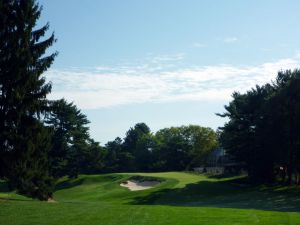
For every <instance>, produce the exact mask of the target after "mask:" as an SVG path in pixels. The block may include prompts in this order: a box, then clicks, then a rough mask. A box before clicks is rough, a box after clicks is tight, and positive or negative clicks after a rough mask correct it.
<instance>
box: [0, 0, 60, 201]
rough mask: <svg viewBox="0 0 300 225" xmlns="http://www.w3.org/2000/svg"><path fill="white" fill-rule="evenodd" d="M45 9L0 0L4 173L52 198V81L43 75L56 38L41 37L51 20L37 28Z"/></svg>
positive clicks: (0, 162) (27, 0) (0, 154)
mask: <svg viewBox="0 0 300 225" xmlns="http://www.w3.org/2000/svg"><path fill="white" fill-rule="evenodd" d="M40 13H41V8H40V7H39V6H38V4H37V3H35V1H34V0H23V1H22V0H9V1H0V131H1V132H0V167H1V169H0V176H1V177H2V178H6V179H9V180H11V181H12V185H13V186H14V187H16V188H17V189H18V190H19V191H20V192H22V193H25V194H26V195H28V196H31V197H38V198H40V199H47V198H48V197H50V196H51V190H50V186H51V185H49V184H48V183H49V178H48V176H47V171H48V168H47V166H46V165H47V148H48V145H49V140H48V138H47V136H48V135H47V134H46V133H47V132H48V131H46V130H47V129H45V128H43V125H42V124H41V122H40V121H39V119H40V118H41V116H43V115H44V114H45V113H46V109H47V100H46V95H47V94H48V93H49V92H50V91H51V84H50V83H46V81H45V78H44V77H42V76H41V75H42V73H43V72H45V71H46V70H47V69H48V68H49V67H50V65H51V64H52V62H53V60H54V58H55V56H56V53H54V54H51V55H49V56H44V53H45V52H46V50H47V48H48V47H50V46H51V45H52V44H53V43H54V41H55V39H54V35H53V34H52V35H51V36H50V37H49V38H47V39H45V40H41V38H42V37H43V36H44V35H45V33H46V31H47V30H48V27H49V26H48V24H47V25H45V26H43V27H42V28H39V29H36V30H34V28H35V26H36V22H37V20H38V19H39V17H40Z"/></svg>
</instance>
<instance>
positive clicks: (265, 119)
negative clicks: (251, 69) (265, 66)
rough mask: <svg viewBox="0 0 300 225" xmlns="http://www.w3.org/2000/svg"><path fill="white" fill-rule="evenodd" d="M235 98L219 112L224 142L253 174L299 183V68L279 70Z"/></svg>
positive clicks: (252, 176) (257, 177)
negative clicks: (224, 120)
mask: <svg viewBox="0 0 300 225" xmlns="http://www.w3.org/2000/svg"><path fill="white" fill-rule="evenodd" d="M232 97H233V100H232V101H231V102H230V103H229V105H227V106H225V109H226V112H225V113H223V114H221V115H220V116H223V117H228V118H229V121H228V122H227V123H226V124H225V125H224V127H222V128H221V131H222V133H221V144H222V146H223V147H224V148H225V149H226V151H227V153H228V154H229V155H231V156H232V157H233V158H234V159H235V160H237V161H239V162H245V163H246V165H247V170H248V173H249V176H250V178H252V179H253V180H258V181H268V182H272V181H275V180H278V179H279V180H281V181H282V182H285V183H288V184H291V183H292V182H296V183H298V184H299V183H300V70H294V71H290V70H287V71H280V72H279V73H278V75H277V78H276V80H275V81H274V82H272V83H268V84H265V85H263V86H256V87H255V88H253V89H251V90H249V91H247V92H246V93H245V94H241V93H238V92H235V93H233V95H232Z"/></svg>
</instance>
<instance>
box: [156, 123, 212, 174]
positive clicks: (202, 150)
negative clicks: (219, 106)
mask: <svg viewBox="0 0 300 225" xmlns="http://www.w3.org/2000/svg"><path fill="white" fill-rule="evenodd" d="M156 138H157V142H158V147H157V148H156V149H155V155H156V157H157V158H156V160H155V167H157V169H158V170H167V171H172V170H176V171H178V170H179V171H180V170H188V169H190V168H193V167H195V166H199V165H200V164H204V163H205V160H206V157H207V155H208V154H209V153H210V152H211V151H212V150H213V149H215V148H216V147H217V135H216V133H215V132H214V131H213V130H212V129H210V128H205V127H200V126H196V125H189V126H181V127H171V128H165V129H162V130H159V131H158V132H157V133H156Z"/></svg>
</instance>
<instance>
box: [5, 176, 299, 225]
mask: <svg viewBox="0 0 300 225" xmlns="http://www.w3.org/2000/svg"><path fill="white" fill-rule="evenodd" d="M136 175H139V176H150V177H159V178H161V179H163V182H162V183H161V184H160V185H158V186H157V187H155V188H152V189H148V190H143V191H136V192H131V191H129V190H128V189H127V188H125V187H120V183H121V182H122V181H126V180H127V179H128V178H129V177H131V176H136ZM238 179H239V178H220V179H219V178H208V177H206V176H203V175H194V174H189V173H182V172H168V173H134V174H133V173H132V174H128V173H127V174H123V173H122V174H105V175H81V176H79V177H78V178H77V179H71V180H69V179H64V180H61V181H60V182H59V183H58V185H57V190H56V192H55V194H54V199H55V200H56V201H57V202H55V203H48V202H39V201H36V200H31V199H28V198H25V197H22V196H19V195H16V194H14V193H8V192H5V191H6V190H5V185H4V184H2V185H1V187H0V188H1V189H0V224H1V225H2V224H3V225H17V224H18V225H21V224H22V225H25V224H26V225H44V224H51V225H60V224H61V225H72V224H74V225H75V224H76V225H97V224H103V225H115V224H116V225H127V224H132V225H143V224H148V225H156V224H166V225H167V224H170V225H176V224H178V225H179V224H180V225H181V224H193V225H194V224H203V225H238V224H249V225H254V224H266V225H273V224H274V225H283V224H291V225H297V224H299V225H300V193H299V189H298V188H282V187H264V186H256V187H253V186H252V187H251V186H248V185H243V184H242V183H241V182H238V181H237V180H238Z"/></svg>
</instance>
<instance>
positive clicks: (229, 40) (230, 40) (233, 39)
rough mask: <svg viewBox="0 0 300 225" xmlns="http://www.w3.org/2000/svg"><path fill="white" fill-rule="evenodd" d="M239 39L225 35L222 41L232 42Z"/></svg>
mask: <svg viewBox="0 0 300 225" xmlns="http://www.w3.org/2000/svg"><path fill="white" fill-rule="evenodd" d="M238 40H239V39H238V38H237V37H227V38H224V39H223V41H224V42H225V43H234V42H237V41H238Z"/></svg>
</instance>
